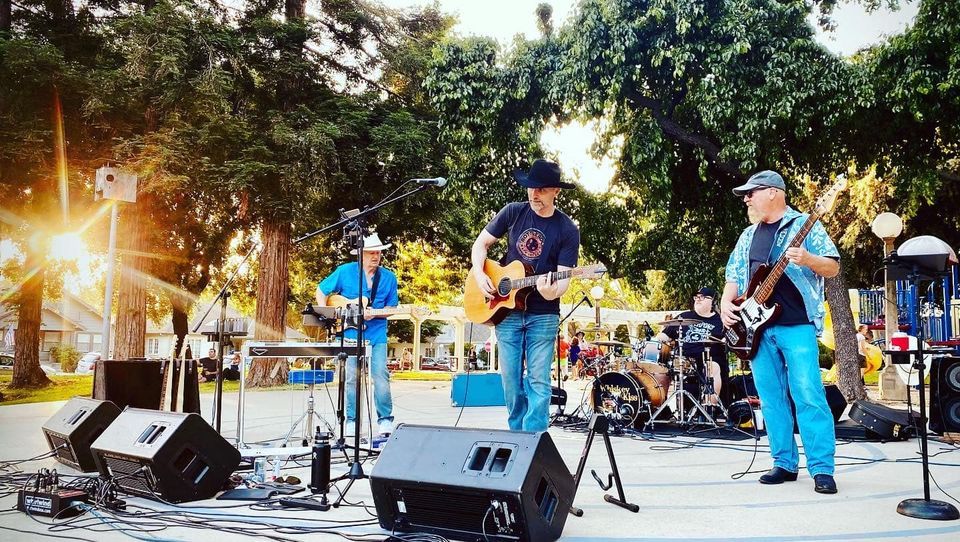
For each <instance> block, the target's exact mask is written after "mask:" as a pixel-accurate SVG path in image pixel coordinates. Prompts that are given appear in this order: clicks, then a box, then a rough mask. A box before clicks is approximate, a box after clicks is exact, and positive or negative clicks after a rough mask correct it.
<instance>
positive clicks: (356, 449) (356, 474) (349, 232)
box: [292, 181, 431, 508]
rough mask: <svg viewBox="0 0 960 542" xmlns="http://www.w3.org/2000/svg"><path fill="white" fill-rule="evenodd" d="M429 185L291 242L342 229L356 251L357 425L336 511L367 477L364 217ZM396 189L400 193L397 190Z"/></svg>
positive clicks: (345, 214) (344, 214)
mask: <svg viewBox="0 0 960 542" xmlns="http://www.w3.org/2000/svg"><path fill="white" fill-rule="evenodd" d="M407 182H410V181H407ZM430 186H431V185H429V184H421V185H420V186H418V187H417V188H414V189H413V190H408V191H407V192H404V193H403V194H400V195H398V196H395V197H388V198H386V199H384V200H383V201H381V202H380V203H378V204H376V205H374V206H373V207H364V208H363V210H362V211H358V212H353V211H349V212H343V211H341V219H340V220H338V221H336V222H334V223H332V224H328V225H326V226H324V227H322V228H320V229H318V230H316V231H313V232H311V233H308V234H306V235H303V236H300V237H298V238H296V239H294V240H293V242H292V244H293V245H298V244H300V243H302V242H304V241H306V240H307V239H310V238H313V237H315V236H317V235H320V234H321V233H325V232H328V231H330V230H333V229H334V228H339V227H343V230H344V237H345V238H349V239H350V240H351V241H353V243H354V245H353V248H355V249H356V251H357V268H358V273H357V291H358V292H359V293H360V299H359V300H358V303H357V321H358V322H359V323H360V325H358V326H357V345H356V354H355V356H356V360H357V368H356V374H357V381H356V387H355V391H356V422H357V423H356V424H355V429H354V435H353V462H352V463H351V464H350V472H349V473H348V474H346V475H345V476H346V478H349V479H350V481H349V482H347V486H346V487H345V488H344V489H343V491H341V492H340V497H339V498H338V499H337V501H336V502H334V503H333V507H334V508H337V507H339V506H340V503H341V502H343V500H344V499H345V498H346V496H347V492H348V491H350V488H351V487H352V486H353V483H354V482H356V481H357V480H360V479H362V478H367V475H366V474H364V472H363V466H362V465H361V464H360V428H359V425H360V424H359V422H360V420H361V408H362V405H363V401H362V400H361V396H360V395H361V392H362V390H363V373H364V369H365V368H366V362H367V359H366V349H365V347H364V344H363V328H364V327H365V326H364V322H365V321H366V320H365V319H364V316H363V312H364V309H363V299H362V298H363V281H364V276H363V238H364V234H365V232H366V217H367V216H368V215H370V214H372V213H374V212H376V211H377V210H379V209H381V208H382V207H385V206H387V205H390V204H391V203H393V202H395V201H398V200H401V199H404V198H407V197H410V196H412V195H414V194H417V193H419V192H422V191H424V190H426V189H427V188H429V187H430ZM397 190H399V188H398V189H397ZM394 193H396V191H394ZM391 196H392V194H391ZM370 302H371V303H372V302H373V300H372V299H371V300H370ZM341 436H342V432H341Z"/></svg>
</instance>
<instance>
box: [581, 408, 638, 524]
mask: <svg viewBox="0 0 960 542" xmlns="http://www.w3.org/2000/svg"><path fill="white" fill-rule="evenodd" d="M609 428H610V421H609V420H608V419H607V418H606V416H604V415H602V414H599V413H594V414H593V417H591V418H590V432H589V433H587V442H586V444H585V445H584V446H583V452H581V454H580V462H579V463H578V464H577V473H576V474H575V475H574V477H573V481H574V486H573V490H574V497H576V490H577V488H579V487H580V479H581V478H582V477H583V470H584V468H585V467H586V466H587V456H589V455H590V447H591V446H592V445H593V437H595V436H596V435H597V433H600V434H602V435H603V443H604V445H605V446H606V447H607V458H608V459H609V460H610V469H611V470H612V471H613V472H611V473H609V474H607V482H606V483H604V482H603V480H601V479H600V477H599V476H598V475H597V471H595V470H591V471H590V474H591V475H592V476H593V479H594V480H596V481H597V483H598V484H600V488H601V489H603V491H607V490H609V489H610V488H611V487H613V485H614V484H616V485H617V496H618V497H619V498H616V497H611V496H610V495H609V494H606V493H605V494H604V495H603V500H605V501H607V502H608V503H610V504H615V505H617V506H619V507H621V508H626V509H627V510H629V511H631V512H634V513H637V512H639V511H640V507H639V506H637V505H636V504H632V503H628V502H627V497H626V495H624V493H623V483H622V482H621V481H620V471H619V470H618V469H617V460H616V458H615V457H614V455H613V446H612V445H611V444H610V433H609ZM570 513H571V514H573V515H575V516H577V517H581V516H583V510H582V509H580V508H577V507H575V506H571V507H570Z"/></svg>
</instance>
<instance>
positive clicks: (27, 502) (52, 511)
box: [17, 469, 89, 518]
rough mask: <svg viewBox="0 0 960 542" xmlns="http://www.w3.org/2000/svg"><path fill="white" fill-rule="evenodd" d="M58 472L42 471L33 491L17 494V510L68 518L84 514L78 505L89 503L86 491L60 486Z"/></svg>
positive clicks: (24, 490)
mask: <svg viewBox="0 0 960 542" xmlns="http://www.w3.org/2000/svg"><path fill="white" fill-rule="evenodd" d="M59 482H60V480H59V477H58V475H57V470H56V469H54V470H53V471H49V470H47V469H41V470H40V472H39V473H37V480H36V482H35V483H34V484H33V487H32V488H31V489H21V490H19V491H18V492H17V510H19V511H21V512H24V513H27V514H30V515H34V516H49V517H56V518H67V517H71V516H76V515H78V514H80V513H82V512H83V510H81V509H80V507H79V506H77V504H79V503H86V502H88V499H89V495H88V494H87V492H86V491H83V490H80V489H73V488H61V487H60V486H59Z"/></svg>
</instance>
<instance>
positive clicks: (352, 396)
mask: <svg viewBox="0 0 960 542" xmlns="http://www.w3.org/2000/svg"><path fill="white" fill-rule="evenodd" d="M368 361H369V363H370V378H372V379H373V403H374V405H376V408H377V421H378V422H382V421H385V420H389V421H391V422H392V421H393V398H392V397H391V396H390V370H389V369H387V343H383V344H372V345H370V360H368ZM345 385H346V387H347V389H346V395H347V421H350V422H355V421H356V420H357V358H356V356H350V357H349V358H347V378H346V381H345Z"/></svg>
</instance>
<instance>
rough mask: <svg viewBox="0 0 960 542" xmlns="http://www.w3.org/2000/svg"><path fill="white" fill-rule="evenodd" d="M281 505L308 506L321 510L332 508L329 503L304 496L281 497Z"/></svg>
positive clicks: (308, 507) (291, 506) (311, 508)
mask: <svg viewBox="0 0 960 542" xmlns="http://www.w3.org/2000/svg"><path fill="white" fill-rule="evenodd" d="M280 506H286V507H290V508H307V509H310V510H320V511H321V512H326V511H327V510H330V504H329V503H323V502H320V501H315V500H313V499H307V498H304V497H280Z"/></svg>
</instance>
